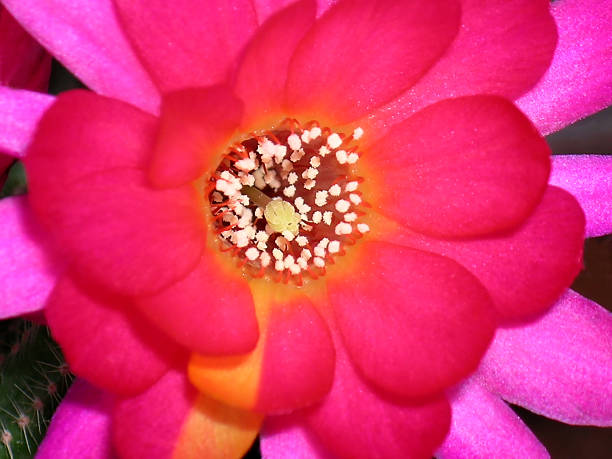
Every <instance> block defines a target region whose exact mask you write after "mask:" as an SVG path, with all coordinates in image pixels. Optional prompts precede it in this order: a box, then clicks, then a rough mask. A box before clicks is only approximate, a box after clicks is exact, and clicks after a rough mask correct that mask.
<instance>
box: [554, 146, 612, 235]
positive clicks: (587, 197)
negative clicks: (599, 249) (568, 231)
mask: <svg viewBox="0 0 612 459" xmlns="http://www.w3.org/2000/svg"><path fill="white" fill-rule="evenodd" d="M550 183H551V185H557V186H558V187H561V188H564V189H565V190H567V191H569V192H570V193H572V194H573V195H574V197H575V198H576V199H577V200H578V202H579V203H580V206H581V207H582V210H584V213H585V216H586V237H595V236H601V235H603V234H608V233H612V156H597V155H562V156H553V157H552V172H551V175H550Z"/></svg>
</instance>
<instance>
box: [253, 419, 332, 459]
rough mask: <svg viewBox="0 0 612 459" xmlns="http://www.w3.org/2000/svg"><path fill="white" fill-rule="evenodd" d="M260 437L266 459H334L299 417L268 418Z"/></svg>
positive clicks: (262, 452)
mask: <svg viewBox="0 0 612 459" xmlns="http://www.w3.org/2000/svg"><path fill="white" fill-rule="evenodd" d="M260 435H261V437H260V442H261V454H262V456H263V457H265V458H266V459H286V458H291V459H334V457H333V456H332V455H331V454H329V453H328V452H327V451H325V450H324V449H323V447H322V446H321V445H319V442H318V441H317V440H316V438H314V437H313V436H312V435H311V434H309V433H308V431H307V430H306V429H305V428H304V426H303V418H302V416H299V415H292V416H268V417H267V418H266V421H265V423H264V425H263V427H262V430H261V433H260Z"/></svg>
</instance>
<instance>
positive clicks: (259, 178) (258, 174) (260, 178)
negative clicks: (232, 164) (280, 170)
mask: <svg viewBox="0 0 612 459" xmlns="http://www.w3.org/2000/svg"><path fill="white" fill-rule="evenodd" d="M264 174H265V172H264V170H263V167H260V168H259V169H257V170H256V171H255V172H253V177H254V178H255V186H256V187H257V188H259V189H260V190H263V189H264V188H265V187H266V181H265V180H264Z"/></svg>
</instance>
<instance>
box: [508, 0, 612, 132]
mask: <svg viewBox="0 0 612 459" xmlns="http://www.w3.org/2000/svg"><path fill="white" fill-rule="evenodd" d="M611 6H612V5H610V2H608V1H600V0H564V1H562V2H554V3H552V13H553V16H554V18H555V20H556V21H557V28H558V31H559V43H558V45H557V49H556V51H555V55H554V57H553V61H552V63H551V65H550V68H549V69H548V72H547V73H546V74H545V75H544V77H543V78H542V80H541V81H540V82H539V83H538V85H537V86H536V87H535V88H533V89H532V90H531V91H529V92H528V93H527V94H525V95H524V96H523V97H521V98H520V99H518V100H517V101H516V103H517V104H518V106H519V107H520V108H521V109H522V110H523V111H524V112H525V113H526V114H527V116H529V118H531V119H532V120H533V121H534V123H535V124H536V126H537V127H538V129H539V130H540V132H541V133H542V134H549V133H551V132H554V131H557V130H559V129H561V128H562V127H564V126H567V125H568V124H571V123H573V122H574V121H576V120H579V119H581V118H584V117H585V116H588V115H590V114H592V113H595V112H597V111H599V110H602V109H604V108H605V107H607V106H608V105H610V104H611V103H612V83H611V82H610V72H612V40H611V39H610V30H612V7H611Z"/></svg>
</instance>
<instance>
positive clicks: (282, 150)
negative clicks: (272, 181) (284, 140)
mask: <svg viewBox="0 0 612 459" xmlns="http://www.w3.org/2000/svg"><path fill="white" fill-rule="evenodd" d="M286 154H287V147H286V146H284V145H275V148H274V160H275V161H276V164H280V163H281V162H282V161H283V158H284V157H285V155H286Z"/></svg>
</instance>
